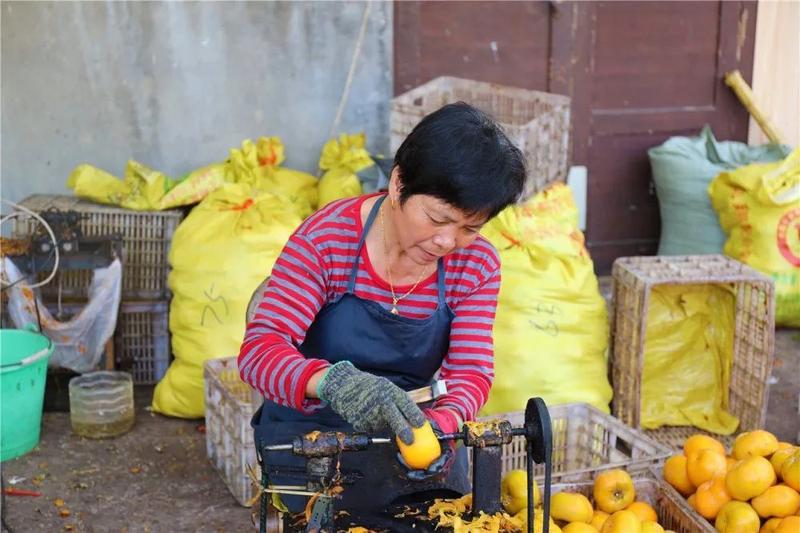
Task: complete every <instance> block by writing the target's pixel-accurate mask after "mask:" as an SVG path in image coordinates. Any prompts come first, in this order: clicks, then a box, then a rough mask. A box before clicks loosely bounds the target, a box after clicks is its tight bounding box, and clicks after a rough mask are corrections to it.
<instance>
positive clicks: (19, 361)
mask: <svg viewBox="0 0 800 533" xmlns="http://www.w3.org/2000/svg"><path fill="white" fill-rule="evenodd" d="M52 353H53V343H52V342H50V339H48V338H47V337H45V336H44V335H40V334H39V333H37V332H36V329H35V328H34V327H30V328H29V329H28V330H22V329H0V461H7V460H8V459H13V458H15V457H19V456H20V455H22V454H24V453H27V452H29V451H30V450H32V449H33V448H34V447H35V446H36V445H37V444H39V434H40V432H41V429H42V403H43V402H44V384H45V379H46V378H47V360H48V359H49V358H50V354H52Z"/></svg>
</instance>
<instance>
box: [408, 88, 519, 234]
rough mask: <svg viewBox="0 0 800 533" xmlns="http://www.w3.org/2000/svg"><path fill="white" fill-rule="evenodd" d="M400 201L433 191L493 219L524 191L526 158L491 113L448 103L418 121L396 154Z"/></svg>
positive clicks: (454, 205)
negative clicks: (492, 117)
mask: <svg viewBox="0 0 800 533" xmlns="http://www.w3.org/2000/svg"><path fill="white" fill-rule="evenodd" d="M394 166H396V167H398V170H399V173H400V203H401V205H402V204H403V203H405V201H406V200H408V198H409V197H410V196H412V195H414V194H427V195H430V196H434V197H436V198H438V199H440V200H442V201H444V202H446V203H448V204H450V205H452V206H453V207H455V208H457V209H459V210H461V211H463V212H465V213H467V214H468V215H476V214H481V215H486V217H487V219H491V218H493V217H494V216H495V215H497V214H498V213H499V212H500V211H502V210H503V209H504V208H505V207H506V206H508V205H510V204H512V203H514V202H515V201H516V200H517V199H518V198H519V196H520V194H522V187H523V184H524V182H525V158H524V157H523V155H522V152H521V151H520V150H519V149H518V148H517V147H516V146H514V144H513V143H512V142H511V141H510V140H509V139H508V137H507V136H506V134H505V133H504V132H503V130H502V129H501V128H500V126H499V125H498V124H497V123H495V122H494V120H492V119H491V118H490V117H489V116H488V115H487V114H486V113H484V112H482V111H480V110H478V109H476V108H474V107H472V106H471V105H469V104H466V103H464V102H458V103H456V104H448V105H445V106H444V107H442V108H440V109H438V110H437V111H434V112H433V113H431V114H430V115H427V116H426V117H425V118H423V119H422V121H421V122H420V123H419V124H417V125H416V126H415V127H414V129H413V130H412V131H411V133H410V134H409V135H408V137H406V138H405V140H404V141H403V144H401V145H400V148H399V149H398V150H397V153H396V154H395V156H394Z"/></svg>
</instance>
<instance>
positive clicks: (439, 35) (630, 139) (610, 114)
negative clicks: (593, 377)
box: [394, 1, 756, 273]
mask: <svg viewBox="0 0 800 533" xmlns="http://www.w3.org/2000/svg"><path fill="white" fill-rule="evenodd" d="M755 17H756V4H755V2H728V1H724V2H719V1H718V2H429V3H428V2H422V3H418V2H396V3H395V20H394V30H395V37H394V39H395V44H394V52H395V93H396V94H399V93H402V92H404V91H406V90H408V89H410V88H412V87H415V86H417V85H419V84H421V83H424V82H426V81H428V80H430V79H432V78H435V77H436V76H441V75H454V76H460V77H465V78H472V79H476V80H481V81H490V82H495V83H502V84H506V85H513V86H517V87H523V88H528V89H536V90H545V91H550V92H555V93H560V94H566V95H568V96H570V97H571V98H572V131H571V136H572V137H571V138H572V154H571V163H572V164H575V165H585V166H587V167H588V170H589V189H588V200H587V201H588V206H587V231H586V238H587V243H588V246H589V249H590V251H591V253H592V257H593V258H594V260H595V265H596V268H597V270H598V272H601V273H605V272H608V271H609V270H610V267H611V263H612V262H613V260H614V259H615V258H616V257H619V256H624V255H647V254H652V253H655V251H656V248H657V244H658V237H659V232H660V223H659V213H658V201H657V199H656V197H655V190H654V187H653V185H652V179H651V175H650V165H649V162H648V159H647V152H646V151H647V149H648V148H650V147H652V146H656V145H658V144H660V143H661V142H663V141H664V140H665V139H667V138H668V137H670V136H673V135H686V134H694V133H696V132H698V131H699V130H700V128H701V127H702V126H703V125H704V124H706V123H708V124H710V125H711V126H712V128H713V129H714V132H715V134H716V135H717V137H718V138H720V139H729V140H742V141H744V140H746V139H747V118H748V117H747V113H746V111H745V110H744V109H743V108H742V107H741V106H740V105H739V103H738V102H737V100H736V98H735V97H734V96H733V94H732V93H731V91H730V90H729V89H728V88H727V87H726V86H725V84H724V82H723V81H722V78H723V75H724V73H725V72H727V71H728V70H731V69H733V68H738V69H739V70H741V71H742V73H743V75H744V77H745V79H746V80H748V81H749V80H750V76H751V74H752V61H753V40H754V35H755Z"/></svg>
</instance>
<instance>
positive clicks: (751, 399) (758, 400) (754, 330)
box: [610, 255, 775, 448]
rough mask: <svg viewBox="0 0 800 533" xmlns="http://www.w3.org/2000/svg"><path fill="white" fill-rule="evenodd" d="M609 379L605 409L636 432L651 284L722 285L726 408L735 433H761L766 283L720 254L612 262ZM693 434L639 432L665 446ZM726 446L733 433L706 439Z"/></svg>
mask: <svg viewBox="0 0 800 533" xmlns="http://www.w3.org/2000/svg"><path fill="white" fill-rule="evenodd" d="M612 277H613V304H612V309H613V310H614V311H613V313H612V315H611V316H612V324H611V337H612V346H613V348H612V355H611V362H610V374H611V382H612V385H613V387H614V400H613V402H612V412H613V413H614V415H615V416H616V417H618V418H619V419H620V420H622V421H623V422H624V423H625V424H628V425H629V426H631V427H634V428H640V427H641V424H640V415H641V412H640V409H641V387H642V370H643V367H644V348H645V340H646V333H647V332H646V326H647V313H648V306H649V302H650V292H651V290H652V289H653V287H655V286H657V285H698V284H730V285H732V286H733V287H734V289H735V294H736V309H735V325H736V326H735V327H736V330H735V332H734V346H733V357H732V368H731V373H730V385H729V390H728V410H729V412H730V413H731V414H733V415H734V416H736V417H738V418H739V427H738V429H737V431H749V430H752V429H757V428H763V427H764V422H765V418H766V409H767V395H768V384H767V380H768V378H769V375H770V371H771V369H772V361H773V356H774V344H775V299H774V284H773V281H772V280H771V279H770V278H769V277H767V276H765V275H763V274H761V273H760V272H758V271H756V270H754V269H752V268H750V267H748V266H746V265H744V264H742V263H739V262H738V261H735V260H733V259H730V258H728V257H725V256H722V255H699V256H662V257H625V258H620V259H617V260H616V261H615V262H614V267H613V272H612ZM694 433H707V432H705V431H702V430H700V429H699V428H696V427H693V426H667V427H662V428H659V429H655V430H647V431H645V434H647V435H650V436H652V437H653V438H654V439H655V440H657V441H659V442H663V443H665V444H667V445H669V446H671V447H673V448H681V447H682V446H683V441H684V440H686V438H687V437H689V436H690V435H692V434H694ZM714 436H715V437H717V438H720V439H721V440H723V441H724V442H725V444H726V445H730V444H731V442H732V440H733V436H727V437H726V436H720V435H714Z"/></svg>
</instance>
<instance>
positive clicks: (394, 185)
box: [388, 166, 403, 209]
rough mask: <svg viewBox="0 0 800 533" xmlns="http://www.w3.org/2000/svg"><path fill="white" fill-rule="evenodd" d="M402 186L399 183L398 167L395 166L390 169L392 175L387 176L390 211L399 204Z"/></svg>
mask: <svg viewBox="0 0 800 533" xmlns="http://www.w3.org/2000/svg"><path fill="white" fill-rule="evenodd" d="M402 187H403V186H402V184H401V182H400V167H398V166H395V167H393V168H392V174H391V175H390V176H389V190H388V194H389V202H390V203H391V205H392V209H394V208H395V206H397V205H399V204H400V190H401V189H402Z"/></svg>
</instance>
